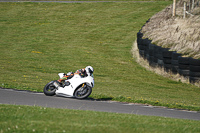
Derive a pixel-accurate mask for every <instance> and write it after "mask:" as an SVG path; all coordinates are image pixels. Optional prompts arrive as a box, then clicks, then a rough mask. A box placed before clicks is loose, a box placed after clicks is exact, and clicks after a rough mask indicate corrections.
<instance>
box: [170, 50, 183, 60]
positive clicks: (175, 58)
mask: <svg viewBox="0 0 200 133" xmlns="http://www.w3.org/2000/svg"><path fill="white" fill-rule="evenodd" d="M179 56H181V54H180V53H176V52H173V53H172V59H173V60H178V57H179Z"/></svg>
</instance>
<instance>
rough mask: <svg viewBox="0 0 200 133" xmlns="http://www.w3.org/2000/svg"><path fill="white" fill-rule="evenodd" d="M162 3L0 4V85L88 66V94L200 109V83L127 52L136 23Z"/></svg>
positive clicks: (40, 81) (43, 80) (36, 81)
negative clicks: (157, 69)
mask: <svg viewBox="0 0 200 133" xmlns="http://www.w3.org/2000/svg"><path fill="white" fill-rule="evenodd" d="M170 3H171V2H142V3H133V2H129V3H127V2H125V3H123V2H119V3H30V2H25V3H23V2H22V3H21V2H20V3H0V30H1V32H0V62H1V63H0V74H1V76H0V86H1V87H4V88H16V89H26V90H31V91H43V87H44V86H45V84H47V83H48V82H49V81H51V80H56V79H58V76H57V73H59V72H65V73H66V72H69V71H75V70H77V69H80V68H84V67H86V66H87V65H91V66H93V67H94V70H95V71H94V77H95V87H94V89H93V93H92V95H91V97H92V98H102V99H113V100H117V101H124V102H139V103H148V104H152V105H160V106H167V107H173V108H182V109H190V110H200V102H199V101H200V88H198V87H195V86H192V85H190V84H183V83H180V82H176V81H172V80H170V79H167V78H164V77H162V76H159V75H156V74H154V73H152V72H150V71H148V70H146V69H144V68H143V67H141V66H139V65H138V64H137V63H136V62H135V60H134V59H133V58H132V54H131V47H132V44H133V42H134V41H135V39H136V34H137V32H138V30H139V29H140V28H141V27H142V25H143V24H145V22H146V20H148V19H149V18H150V17H151V16H152V15H154V14H155V13H157V12H158V11H160V10H162V9H163V8H165V7H166V6H167V5H169V4H170Z"/></svg>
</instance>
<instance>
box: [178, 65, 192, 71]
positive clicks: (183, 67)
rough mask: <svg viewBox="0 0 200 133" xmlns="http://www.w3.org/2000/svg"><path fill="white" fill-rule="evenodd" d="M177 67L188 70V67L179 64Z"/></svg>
mask: <svg viewBox="0 0 200 133" xmlns="http://www.w3.org/2000/svg"><path fill="white" fill-rule="evenodd" d="M178 67H179V69H182V70H189V69H190V65H183V64H179V65H178Z"/></svg>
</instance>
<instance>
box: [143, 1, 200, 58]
mask: <svg viewBox="0 0 200 133" xmlns="http://www.w3.org/2000/svg"><path fill="white" fill-rule="evenodd" d="M190 13H191V14H192V15H187V17H186V18H183V0H181V1H179V2H178V3H177V10H176V16H175V17H172V5H170V6H168V7H166V8H165V9H164V10H162V11H161V12H159V13H157V14H156V15H154V16H153V17H152V18H150V20H149V22H148V23H146V24H145V25H144V26H143V27H142V30H141V32H142V33H143V34H144V36H143V38H149V39H151V40H152V43H154V44H156V45H158V46H162V47H165V48H170V50H171V51H177V52H178V53H181V54H183V55H184V56H185V57H193V58H195V59H200V5H196V7H195V8H194V9H193V10H191V11H190Z"/></svg>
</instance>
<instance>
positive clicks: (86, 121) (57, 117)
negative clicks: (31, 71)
mask: <svg viewBox="0 0 200 133" xmlns="http://www.w3.org/2000/svg"><path fill="white" fill-rule="evenodd" d="M8 114H9V115H8ZM199 124H200V121H195V120H184V119H173V118H164V117H156V116H142V115H130V114H117V113H105V112H95V111H79V110H66V109H54V108H44V107H28V106H16V105H0V132H1V133H4V132H5V133H7V132H8V133H9V132H16V133H22V132H38V133H41V132H70V133H71V132H73V133H74V132H78V133H88V132H95V133H102V132H109V133H110V132H115V133H121V132H126V133H132V132H140V133H141V132H145V133H150V132H151V133H152V132H166V133H169V132H172V133H177V132H181V133H183V132H192V133H195V132H200V127H199V126H198V125H199Z"/></svg>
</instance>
